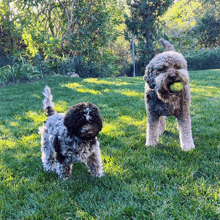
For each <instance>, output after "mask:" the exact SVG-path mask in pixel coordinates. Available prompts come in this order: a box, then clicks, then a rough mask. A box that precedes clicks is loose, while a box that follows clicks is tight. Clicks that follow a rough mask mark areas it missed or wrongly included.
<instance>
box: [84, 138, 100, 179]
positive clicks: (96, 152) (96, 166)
mask: <svg viewBox="0 0 220 220" xmlns="http://www.w3.org/2000/svg"><path fill="white" fill-rule="evenodd" d="M92 149H93V152H92V153H91V155H90V156H89V157H88V158H87V160H86V163H85V164H86V166H87V167H88V172H89V173H90V174H91V176H93V177H102V176H104V171H103V168H102V159H101V156H100V148H99V142H98V141H97V140H96V143H95V144H94V145H93V146H92Z"/></svg>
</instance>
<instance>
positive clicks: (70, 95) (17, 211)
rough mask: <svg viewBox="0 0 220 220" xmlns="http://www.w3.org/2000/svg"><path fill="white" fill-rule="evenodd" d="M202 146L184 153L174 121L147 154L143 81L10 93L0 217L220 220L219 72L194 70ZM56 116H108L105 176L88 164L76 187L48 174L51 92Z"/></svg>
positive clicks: (3, 121)
mask: <svg viewBox="0 0 220 220" xmlns="http://www.w3.org/2000/svg"><path fill="white" fill-rule="evenodd" d="M190 78H191V81H190V82H191V99H192V102H191V119H192V131H193V138H194V142H195V146H196V149H195V150H193V151H191V152H184V151H182V150H181V149H180V143H179V134H178V130H177V128H176V120H175V119H174V118H172V117H171V118H168V119H167V127H166V132H165V134H164V135H163V136H161V137H160V139H159V145H158V146H156V147H148V148H146V147H145V140H146V139H145V134H146V122H145V121H146V110H145V104H144V94H143V91H144V81H143V79H142V77H135V78H102V79H79V78H78V79H76V78H68V77H64V76H63V77H61V76H60V77H59V76H57V77H51V78H47V79H43V80H42V81H38V82H37V83H36V82H35V83H33V82H32V83H26V84H18V85H14V86H8V87H2V88H1V96H0V102H1V105H0V156H1V160H0V168H1V169H0V176H1V178H0V219H103V220H105V219H126V220H127V219H161V220H165V219H166V220H167V219H219V218H220V213H219V205H220V178H219V176H220V175H219V173H220V171H219V170H220V164H219V158H220V145H219V143H220V136H219V130H220V118H219V105H220V93H219V88H220V71H219V70H206V71H196V72H190ZM45 85H48V86H50V88H51V90H52V94H53V99H54V102H55V110H56V111H58V112H65V111H66V110H67V109H68V108H69V107H70V106H72V105H74V104H76V103H78V102H81V101H88V100H90V101H92V102H93V103H95V104H96V105H97V106H98V107H99V108H100V111H101V114H102V115H103V119H104V126H103V130H102V131H101V133H100V134H99V136H98V139H99V142H100V148H101V155H102V160H103V163H104V170H105V176H104V177H103V178H101V179H99V178H91V177H90V176H89V174H88V173H87V169H86V167H85V165H84V164H82V163H78V164H75V165H74V167H73V173H72V176H71V178H70V179H69V180H65V181H62V180H59V179H58V177H57V175H56V174H54V173H47V172H45V171H44V170H43V166H42V162H41V152H40V135H39V133H38V128H39V126H42V125H43V123H44V121H45V119H46V116H45V115H44V112H43V109H42V100H43V95H42V91H43V89H44V87H45Z"/></svg>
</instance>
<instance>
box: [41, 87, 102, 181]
mask: <svg viewBox="0 0 220 220" xmlns="http://www.w3.org/2000/svg"><path fill="white" fill-rule="evenodd" d="M43 94H44V96H45V99H44V100H43V108H44V111H45V114H46V116H47V117H48V118H47V120H46V122H45V123H44V125H43V126H42V127H41V128H40V133H41V151H42V157H41V159H42V162H43V166H44V169H45V170H46V171H56V172H57V174H58V176H59V177H60V178H61V179H67V178H68V177H69V176H70V174H71V171H72V166H73V163H74V162H78V161H79V162H84V163H85V164H86V166H87V167H88V172H89V173H90V174H91V175H92V176H93V177H101V176H103V175H104V172H103V168H102V160H101V157H100V148H99V142H98V140H97V135H98V134H99V132H100V131H101V130H102V116H101V114H100V112H99V109H98V108H97V107H96V106H95V105H94V104H92V103H90V102H86V103H84V102H82V103H78V104H76V105H74V106H72V107H71V108H70V109H69V110H68V111H67V112H66V113H65V114H63V113H56V112H55V110H54V103H53V102H52V95H51V90H50V88H49V87H48V86H46V87H45V89H44V92H43Z"/></svg>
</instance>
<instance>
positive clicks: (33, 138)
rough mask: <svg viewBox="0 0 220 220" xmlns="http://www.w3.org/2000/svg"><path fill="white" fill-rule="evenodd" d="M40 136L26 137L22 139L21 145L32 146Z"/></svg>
mask: <svg viewBox="0 0 220 220" xmlns="http://www.w3.org/2000/svg"><path fill="white" fill-rule="evenodd" d="M38 137H39V135H38V134H31V135H30V136H24V137H22V138H21V140H20V141H21V143H22V144H24V145H27V144H28V143H30V144H32V143H33V142H34V141H35V140H36V139H38Z"/></svg>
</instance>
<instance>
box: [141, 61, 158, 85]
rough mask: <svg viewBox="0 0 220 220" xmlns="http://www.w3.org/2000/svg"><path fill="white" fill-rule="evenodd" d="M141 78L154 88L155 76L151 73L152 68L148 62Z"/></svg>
mask: <svg viewBox="0 0 220 220" xmlns="http://www.w3.org/2000/svg"><path fill="white" fill-rule="evenodd" d="M143 78H144V80H145V82H146V83H147V84H148V85H149V87H150V88H151V89H154V88H155V86H156V82H155V77H154V73H153V68H152V66H151V65H150V64H148V65H147V67H146V70H145V74H144V77H143Z"/></svg>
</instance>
